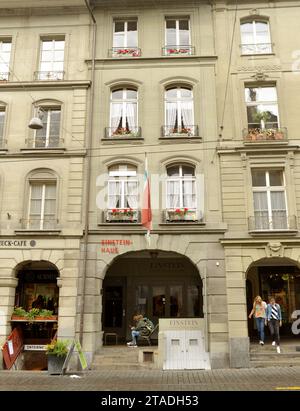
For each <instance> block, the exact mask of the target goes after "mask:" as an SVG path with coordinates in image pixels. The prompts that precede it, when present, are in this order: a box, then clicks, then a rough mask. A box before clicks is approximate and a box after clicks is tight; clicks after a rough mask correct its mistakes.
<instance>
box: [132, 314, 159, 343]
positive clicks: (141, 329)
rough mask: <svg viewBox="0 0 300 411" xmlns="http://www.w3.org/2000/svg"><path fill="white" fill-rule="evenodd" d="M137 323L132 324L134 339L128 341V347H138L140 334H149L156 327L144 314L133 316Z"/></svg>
mask: <svg viewBox="0 0 300 411" xmlns="http://www.w3.org/2000/svg"><path fill="white" fill-rule="evenodd" d="M133 320H134V321H135V325H131V326H130V328H131V336H132V341H130V342H128V343H127V345H128V347H137V338H138V337H139V336H140V335H149V334H150V333H151V331H152V330H153V328H154V325H153V323H152V321H150V320H149V319H148V318H146V317H144V316H143V315H142V314H136V315H135V316H134V317H133Z"/></svg>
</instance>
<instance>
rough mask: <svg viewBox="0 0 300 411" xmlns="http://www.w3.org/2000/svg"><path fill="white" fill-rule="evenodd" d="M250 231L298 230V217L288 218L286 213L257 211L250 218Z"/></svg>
mask: <svg viewBox="0 0 300 411" xmlns="http://www.w3.org/2000/svg"><path fill="white" fill-rule="evenodd" d="M248 228H249V231H274V230H297V219H296V216H288V215H287V213H286V211H273V212H272V215H271V216H269V215H268V212H267V211H256V212H254V216H252V217H249V218H248Z"/></svg>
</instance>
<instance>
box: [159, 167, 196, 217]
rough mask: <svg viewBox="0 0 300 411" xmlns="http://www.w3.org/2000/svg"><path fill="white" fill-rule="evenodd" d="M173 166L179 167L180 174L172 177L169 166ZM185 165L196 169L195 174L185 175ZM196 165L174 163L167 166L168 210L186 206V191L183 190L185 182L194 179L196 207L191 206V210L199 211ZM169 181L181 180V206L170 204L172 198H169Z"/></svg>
mask: <svg viewBox="0 0 300 411" xmlns="http://www.w3.org/2000/svg"><path fill="white" fill-rule="evenodd" d="M171 167H178V168H179V176H174V177H171V176H169V175H168V168H171ZM183 167H191V168H193V170H194V176H192V177H189V176H184V175H183V172H182V168H183ZM195 174H196V173H195V167H194V166H192V165H189V164H173V165H170V166H168V167H167V178H166V209H167V210H174V209H176V208H184V207H185V206H184V205H183V203H184V192H183V183H184V182H185V181H192V183H193V186H194V189H195V201H194V205H195V207H193V208H189V211H190V210H191V211H197V179H196V175H195ZM169 182H179V206H178V207H175V208H172V207H171V206H170V199H169V192H168V183H169Z"/></svg>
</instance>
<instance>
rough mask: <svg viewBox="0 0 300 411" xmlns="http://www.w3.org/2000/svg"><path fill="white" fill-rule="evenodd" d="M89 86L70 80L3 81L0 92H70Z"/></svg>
mask: <svg viewBox="0 0 300 411" xmlns="http://www.w3.org/2000/svg"><path fill="white" fill-rule="evenodd" d="M90 85H91V82H90V81H89V80H70V81H60V80H59V81H5V82H0V90H3V89H8V90H20V89H26V90H33V89H34V90H44V89H51V90H70V89H74V88H76V89H78V88H84V89H87V88H89V87H90Z"/></svg>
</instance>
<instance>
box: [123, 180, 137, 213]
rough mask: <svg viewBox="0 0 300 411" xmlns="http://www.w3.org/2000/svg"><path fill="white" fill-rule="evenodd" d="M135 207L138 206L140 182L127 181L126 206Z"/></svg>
mask: <svg viewBox="0 0 300 411" xmlns="http://www.w3.org/2000/svg"><path fill="white" fill-rule="evenodd" d="M126 205H127V207H129V208H133V209H137V208H138V183H137V181H126V182H125V206H126Z"/></svg>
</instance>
